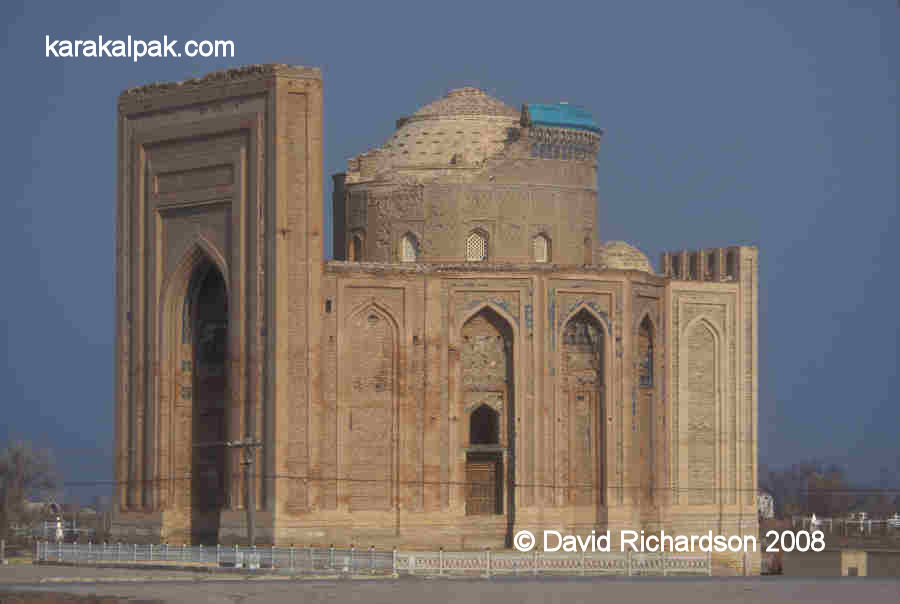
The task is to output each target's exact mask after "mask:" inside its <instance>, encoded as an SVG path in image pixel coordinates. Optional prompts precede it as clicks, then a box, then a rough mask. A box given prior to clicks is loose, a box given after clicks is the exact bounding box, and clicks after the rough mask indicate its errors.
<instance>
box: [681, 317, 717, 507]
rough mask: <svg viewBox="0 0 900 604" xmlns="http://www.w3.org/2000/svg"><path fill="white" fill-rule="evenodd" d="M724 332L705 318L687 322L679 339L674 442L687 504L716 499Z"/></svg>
mask: <svg viewBox="0 0 900 604" xmlns="http://www.w3.org/2000/svg"><path fill="white" fill-rule="evenodd" d="M723 333H724V332H723V331H722V330H721V327H720V326H719V325H718V324H717V322H716V321H715V320H713V319H712V318H710V317H708V316H707V315H705V314H704V315H699V316H697V317H694V318H693V319H691V320H690V321H689V322H688V323H687V325H686V326H685V327H684V330H683V332H682V336H681V344H680V358H681V359H682V360H681V362H680V363H679V411H678V415H679V419H678V425H679V429H678V438H679V442H683V443H685V446H686V453H687V459H685V460H683V461H682V462H681V463H680V464H679V474H680V477H679V482H680V484H683V485H685V486H686V487H687V489H686V498H687V501H686V503H688V504H689V505H708V504H713V503H716V501H718V497H719V495H718V490H719V487H720V486H721V485H720V478H721V477H720V469H721V468H720V463H721V455H720V454H719V451H718V447H717V443H718V442H719V440H720V436H721V434H720V426H719V421H720V418H721V417H722V408H721V407H722V396H721V392H720V389H721V385H722V383H723V376H722V371H723V370H724V368H725V365H724V362H723V359H722V354H723V347H722V334H723Z"/></svg>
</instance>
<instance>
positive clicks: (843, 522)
mask: <svg viewBox="0 0 900 604" xmlns="http://www.w3.org/2000/svg"><path fill="white" fill-rule="evenodd" d="M791 524H792V526H793V528H794V529H808V530H811V531H822V532H826V533H832V534H835V535H844V536H855V535H864V536H886V537H897V536H900V517H898V516H894V517H892V518H882V519H878V520H869V519H857V518H816V522H815V524H813V522H812V518H811V517H810V516H793V517H792V518H791Z"/></svg>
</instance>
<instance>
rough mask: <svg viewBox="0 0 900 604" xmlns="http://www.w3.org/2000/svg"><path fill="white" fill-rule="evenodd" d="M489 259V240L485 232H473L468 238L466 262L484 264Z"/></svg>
mask: <svg viewBox="0 0 900 604" xmlns="http://www.w3.org/2000/svg"><path fill="white" fill-rule="evenodd" d="M487 257H488V239H487V235H486V234H485V233H484V232H483V231H472V232H471V233H469V236H468V237H467V238H466V261H467V262H484V261H485V260H487Z"/></svg>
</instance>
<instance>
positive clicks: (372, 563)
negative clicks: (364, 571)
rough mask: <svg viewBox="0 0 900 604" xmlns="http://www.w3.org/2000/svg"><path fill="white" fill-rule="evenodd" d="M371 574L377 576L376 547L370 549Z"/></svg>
mask: <svg viewBox="0 0 900 604" xmlns="http://www.w3.org/2000/svg"><path fill="white" fill-rule="evenodd" d="M369 574H370V575H374V574H375V546H374V545H373V546H372V547H370V548H369Z"/></svg>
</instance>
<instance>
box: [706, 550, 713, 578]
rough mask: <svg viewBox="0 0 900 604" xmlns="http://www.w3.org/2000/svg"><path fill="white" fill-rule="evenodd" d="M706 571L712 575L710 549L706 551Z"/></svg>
mask: <svg viewBox="0 0 900 604" xmlns="http://www.w3.org/2000/svg"><path fill="white" fill-rule="evenodd" d="M706 572H707V574H708V575H709V576H710V577H712V551H708V552H706Z"/></svg>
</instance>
